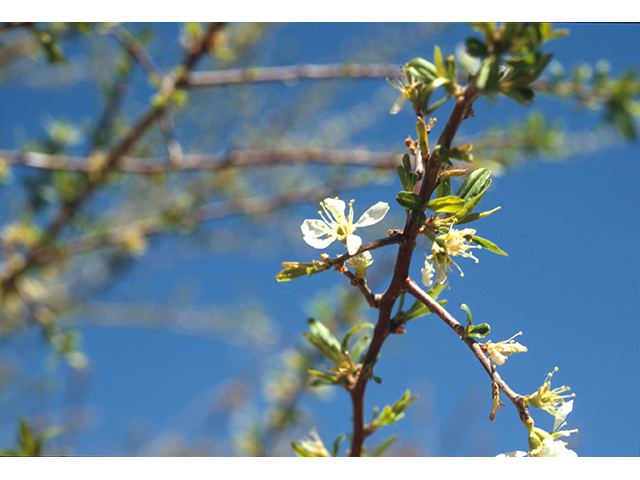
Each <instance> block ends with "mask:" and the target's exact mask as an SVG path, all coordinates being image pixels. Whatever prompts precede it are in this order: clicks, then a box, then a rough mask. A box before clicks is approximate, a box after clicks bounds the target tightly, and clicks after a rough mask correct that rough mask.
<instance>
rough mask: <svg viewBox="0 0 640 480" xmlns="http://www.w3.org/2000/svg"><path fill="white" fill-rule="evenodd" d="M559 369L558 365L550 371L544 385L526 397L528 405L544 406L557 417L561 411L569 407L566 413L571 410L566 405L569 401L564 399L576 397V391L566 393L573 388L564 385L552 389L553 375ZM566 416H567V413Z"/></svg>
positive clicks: (543, 407) (544, 408)
mask: <svg viewBox="0 0 640 480" xmlns="http://www.w3.org/2000/svg"><path fill="white" fill-rule="evenodd" d="M557 371H558V367H556V368H554V370H553V372H550V373H549V374H548V375H547V378H546V379H545V381H544V383H543V384H542V386H541V387H540V388H539V389H538V390H537V391H536V392H535V393H533V394H531V395H527V396H526V397H525V400H526V402H527V404H528V405H531V406H532V407H535V408H542V409H543V410H546V411H547V412H549V413H550V414H551V415H553V416H554V417H556V419H557V418H558V415H559V414H560V412H561V411H564V410H563V409H566V408H569V410H568V411H567V412H566V413H569V412H570V411H571V409H570V407H566V405H567V404H569V402H567V403H565V401H564V399H565V398H570V397H575V393H572V394H570V395H566V394H564V393H565V392H568V391H569V390H571V388H569V387H566V386H564V385H563V386H561V387H558V388H554V389H553V390H551V377H552V376H553V374H554V373H555V372H557ZM572 405H573V404H572ZM565 417H566V414H565ZM563 419H564V418H563ZM560 423H562V422H560Z"/></svg>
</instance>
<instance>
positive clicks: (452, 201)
mask: <svg viewBox="0 0 640 480" xmlns="http://www.w3.org/2000/svg"><path fill="white" fill-rule="evenodd" d="M464 204H465V202H464V200H463V199H462V198H460V197H458V196H455V195H449V196H447V197H440V198H435V199H433V200H431V201H430V202H428V203H427V208H428V209H429V210H433V211H434V212H449V213H455V212H457V211H458V210H460V209H461V208H462V207H463V206H464Z"/></svg>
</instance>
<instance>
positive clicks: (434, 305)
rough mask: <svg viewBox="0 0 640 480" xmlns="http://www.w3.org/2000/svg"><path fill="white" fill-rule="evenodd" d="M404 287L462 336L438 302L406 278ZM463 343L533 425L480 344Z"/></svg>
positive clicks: (467, 341)
mask: <svg viewBox="0 0 640 480" xmlns="http://www.w3.org/2000/svg"><path fill="white" fill-rule="evenodd" d="M405 285H406V287H407V292H408V293H410V294H411V295H413V296H414V297H416V298H417V299H418V300H420V301H421V302H422V303H423V304H424V305H425V306H426V307H427V308H428V309H429V311H431V312H432V313H435V314H436V315H437V316H438V317H440V318H441V319H442V320H443V321H444V323H446V324H447V325H448V326H449V327H450V328H451V329H452V330H453V331H454V332H456V334H457V335H462V332H464V327H463V326H462V325H461V324H460V323H459V322H458V321H457V320H456V319H455V318H453V316H452V315H451V314H450V313H449V312H448V311H447V310H445V309H444V307H442V306H441V305H440V304H439V303H438V302H436V301H435V300H434V299H433V298H431V297H430V296H429V295H427V293H426V292H425V291H424V290H422V289H421V288H420V287H419V286H418V285H417V284H416V283H415V282H414V281H413V280H411V279H410V278H407V279H406V281H405ZM464 343H466V344H467V346H468V347H469V348H470V349H471V351H472V352H473V354H474V355H475V356H476V358H477V359H478V360H479V361H480V364H481V365H482V366H483V367H484V369H485V370H486V372H487V373H488V374H489V377H491V380H492V382H494V383H495V384H496V385H498V387H499V388H500V390H502V391H503V392H504V394H505V395H506V396H507V397H508V398H509V400H511V402H512V403H513V404H514V405H515V407H516V409H517V410H518V415H519V416H520V420H521V421H522V422H523V423H530V424H533V420H532V419H531V417H530V415H529V410H528V408H527V406H526V404H525V403H524V402H523V400H522V398H523V397H522V395H519V394H517V393H515V392H514V391H513V390H512V389H511V388H510V387H509V385H507V383H506V382H505V381H504V380H503V379H502V378H501V377H500V375H499V374H498V372H497V371H496V370H495V368H494V367H493V366H492V365H491V362H490V361H489V359H488V358H487V356H486V355H485V354H484V353H483V352H482V350H481V349H480V344H479V343H478V342H476V341H475V340H474V339H473V338H469V337H466V338H464Z"/></svg>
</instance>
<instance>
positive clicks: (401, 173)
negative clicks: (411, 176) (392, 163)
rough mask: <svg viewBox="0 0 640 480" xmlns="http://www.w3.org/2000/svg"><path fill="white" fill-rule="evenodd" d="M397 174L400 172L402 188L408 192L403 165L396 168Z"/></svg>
mask: <svg viewBox="0 0 640 480" xmlns="http://www.w3.org/2000/svg"><path fill="white" fill-rule="evenodd" d="M396 172H398V178H400V183H401V184H402V188H403V190H405V191H406V190H407V174H406V173H405V171H404V168H402V165H398V166H397V167H396Z"/></svg>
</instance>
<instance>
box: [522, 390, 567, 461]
mask: <svg viewBox="0 0 640 480" xmlns="http://www.w3.org/2000/svg"><path fill="white" fill-rule="evenodd" d="M571 410H573V400H569V401H568V402H566V403H564V404H563V405H562V406H561V407H560V408H559V409H558V410H557V413H556V415H555V417H556V419H555V422H554V423H553V430H552V431H551V433H547V432H545V431H544V430H542V429H540V428H535V427H532V430H531V432H530V434H529V448H530V449H531V450H530V451H529V456H530V457H559V456H563V457H577V456H578V454H577V453H576V452H574V451H573V450H570V449H568V448H567V443H566V442H563V441H562V440H558V438H559V437H568V436H569V435H571V434H572V433H576V432H577V431H578V430H577V429H575V430H560V428H562V427H564V426H565V425H566V422H565V419H566V418H567V415H568V414H569V412H571Z"/></svg>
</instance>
